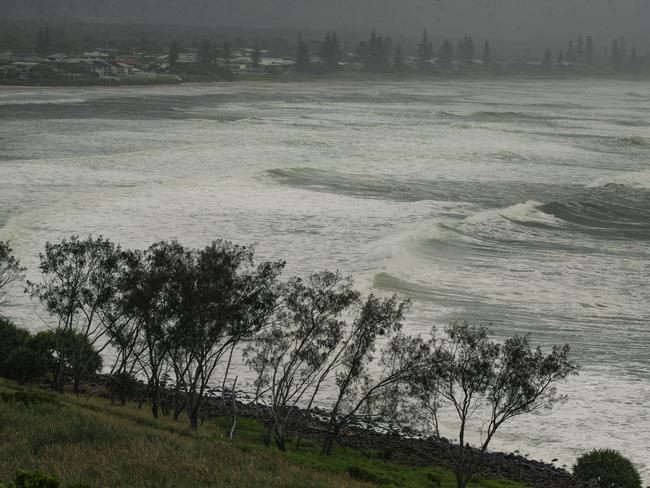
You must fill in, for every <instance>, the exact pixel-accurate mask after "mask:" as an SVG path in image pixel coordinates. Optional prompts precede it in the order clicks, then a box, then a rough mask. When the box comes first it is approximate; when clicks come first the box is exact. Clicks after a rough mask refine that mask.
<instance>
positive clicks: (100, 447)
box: [0, 379, 528, 488]
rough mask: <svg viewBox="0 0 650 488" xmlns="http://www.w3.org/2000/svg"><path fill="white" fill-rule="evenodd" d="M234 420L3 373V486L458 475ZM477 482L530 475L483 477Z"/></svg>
mask: <svg viewBox="0 0 650 488" xmlns="http://www.w3.org/2000/svg"><path fill="white" fill-rule="evenodd" d="M185 420H186V418H185ZM230 427H231V419H230V418H229V417H214V418H210V419H206V421H205V422H204V423H203V425H202V426H201V429H200V430H198V431H194V430H192V429H190V428H189V425H188V424H187V423H185V422H182V423H179V422H176V421H174V420H173V419H172V418H171V417H161V418H160V419H158V420H153V419H152V418H151V414H150V412H147V411H145V410H144V409H140V408H138V405H137V403H135V402H130V401H129V402H127V404H126V405H124V406H121V405H119V404H117V403H112V402H110V401H109V400H107V399H104V398H101V397H98V396H90V395H87V394H84V395H80V396H76V395H73V394H71V393H69V392H68V393H65V394H63V395H60V394H52V393H48V392H47V391H43V390H41V389H37V388H34V387H26V386H23V387H21V386H18V385H16V384H15V383H12V382H9V381H6V380H1V379H0V434H2V435H1V436H0V486H3V485H2V483H3V482H4V483H8V482H9V481H10V480H14V479H15V477H16V473H15V471H16V470H17V469H18V470H20V471H21V472H23V473H29V474H22V475H19V477H20V478H24V479H30V480H32V479H50V480H51V479H53V478H54V479H56V480H59V481H60V485H59V484H42V485H38V484H34V485H29V484H26V485H21V484H20V483H16V488H22V487H23V486H29V487H30V488H31V487H33V486H36V487H38V488H41V487H47V488H50V487H59V486H60V487H61V488H82V487H84V488H88V487H95V486H132V487H144V486H188V487H199V486H229V487H242V488H244V487H246V488H248V487H252V486H264V487H267V486H268V487H296V488H298V487H304V486H313V487H323V488H324V487H330V486H340V487H373V486H395V487H397V486H399V487H404V488H416V487H425V486H426V487H438V488H452V487H454V486H455V485H456V482H455V478H454V475H453V473H452V472H451V471H450V470H448V469H445V468H439V467H435V466H430V467H426V466H422V467H418V466H411V465H407V464H402V463H400V462H397V461H392V460H390V459H387V456H386V453H385V452H384V451H383V450H382V449H381V446H376V448H351V447H346V448H345V449H343V448H341V447H337V448H335V449H334V451H333V452H332V454H331V455H330V456H322V455H321V454H320V445H319V443H318V442H317V440H316V439H315V438H311V437H310V438H305V439H303V441H302V443H301V444H302V445H301V448H300V450H295V449H290V450H287V451H286V452H281V451H279V450H277V449H274V448H272V447H268V446H266V445H265V444H264V438H265V435H266V429H265V427H264V426H263V425H260V424H259V423H258V422H257V421H255V420H254V419H245V418H242V419H240V422H239V428H238V433H237V436H236V437H235V439H233V440H232V441H231V440H229V437H228V434H229V431H230ZM35 473H43V475H41V476H38V475H37V474H35ZM469 486H470V487H471V488H526V487H527V486H528V485H526V484H522V483H515V482H511V481H499V480H495V479H491V477H476V478H475V480H474V481H473V482H472V483H470V485H469ZM8 487H11V488H14V486H13V485H12V484H11V483H9V484H8ZM3 488H4V487H3Z"/></svg>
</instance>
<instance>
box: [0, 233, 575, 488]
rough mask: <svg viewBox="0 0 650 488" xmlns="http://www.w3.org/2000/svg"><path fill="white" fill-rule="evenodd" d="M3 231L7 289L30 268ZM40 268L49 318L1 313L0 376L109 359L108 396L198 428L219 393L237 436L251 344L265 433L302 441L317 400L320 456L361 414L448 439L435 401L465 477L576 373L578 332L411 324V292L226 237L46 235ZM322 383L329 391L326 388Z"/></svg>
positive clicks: (80, 378)
mask: <svg viewBox="0 0 650 488" xmlns="http://www.w3.org/2000/svg"><path fill="white" fill-rule="evenodd" d="M2 246H3V247H2V249H3V258H2V268H0V269H1V270H2V274H0V277H2V281H1V283H3V286H2V288H0V290H1V289H5V288H6V287H7V286H9V285H10V284H11V283H14V282H15V281H17V280H19V279H20V278H21V277H22V273H23V272H24V269H23V268H22V267H21V265H20V262H19V261H18V260H17V259H16V258H15V257H14V256H13V254H12V252H11V249H10V248H9V246H8V244H3V245H2ZM39 268H40V271H41V276H42V277H41V279H40V280H39V281H36V282H32V281H27V286H26V292H27V293H29V294H30V296H31V297H32V298H34V299H36V300H38V301H39V302H40V303H41V306H42V307H43V308H44V309H45V310H46V311H47V314H48V317H49V319H45V320H46V322H47V324H48V328H47V330H44V331H41V332H38V333H36V334H31V333H30V332H28V331H26V330H23V329H20V328H18V327H16V326H15V325H13V324H12V323H11V322H10V321H9V320H7V319H3V320H2V322H0V335H1V336H2V342H1V344H2V348H3V351H2V357H3V358H5V360H4V361H3V362H2V363H0V374H1V375H3V376H5V377H7V378H10V379H13V380H15V381H17V382H19V383H27V382H33V381H45V382H46V383H49V384H50V385H51V387H52V388H53V389H54V390H56V391H57V392H59V394H63V393H64V392H65V391H66V385H69V386H70V388H71V391H72V393H73V394H75V395H80V394H81V393H82V391H83V390H84V388H83V385H84V383H85V382H86V383H90V384H92V383H93V382H96V379H97V378H98V376H97V375H99V374H101V373H104V374H103V375H101V376H99V378H103V389H104V390H103V391H105V393H106V396H110V397H111V398H112V399H113V401H115V402H117V403H119V404H121V405H123V406H125V405H127V403H128V402H129V401H137V402H138V404H139V405H143V404H144V403H145V402H148V403H149V405H150V408H151V416H152V417H153V419H152V420H153V422H158V421H161V418H162V417H170V418H171V419H172V422H177V421H180V420H181V419H183V418H184V419H186V421H187V423H188V424H189V431H190V432H194V433H195V435H199V434H197V432H198V431H199V427H200V426H201V424H204V423H205V422H206V421H207V420H209V418H208V417H209V416H208V413H207V411H206V402H208V401H209V400H211V399H212V395H214V393H215V392H216V393H217V394H218V396H220V397H221V401H222V402H223V405H224V407H225V411H226V412H227V413H228V416H229V418H230V420H229V429H228V438H229V439H231V440H232V439H234V438H236V437H238V436H239V431H240V430H241V428H242V425H243V421H242V420H241V419H239V420H238V411H237V410H238V402H237V395H238V390H237V389H236V386H237V382H238V378H239V375H240V374H241V373H242V371H238V372H237V373H235V372H233V368H232V362H233V357H242V358H243V360H244V363H245V364H246V365H247V366H248V367H249V368H250V370H251V372H252V377H253V380H252V382H251V383H250V384H249V385H248V388H249V390H250V392H249V393H251V394H253V392H254V394H253V397H252V399H250V398H249V399H248V402H247V403H248V404H249V405H255V406H256V407H257V411H256V413H255V415H254V418H255V419H256V422H257V424H256V425H258V426H263V430H264V431H265V434H264V438H265V439H266V443H267V444H268V443H269V442H270V440H271V439H273V441H274V443H275V445H276V446H277V448H278V449H279V450H280V451H281V452H288V451H289V449H288V444H289V439H290V438H291V437H293V436H297V439H296V450H299V449H301V448H303V447H304V444H305V442H303V443H301V441H302V438H303V433H304V432H305V430H306V429H307V427H308V425H307V424H308V418H309V417H307V416H305V415H301V412H302V409H306V411H307V412H309V411H311V410H312V408H314V407H315V406H316V405H318V406H319V408H320V409H321V411H323V412H324V414H325V421H324V422H323V427H322V429H321V431H322V432H321V436H320V443H321V446H320V452H321V453H322V455H324V456H331V455H332V454H333V453H334V452H335V449H336V446H337V444H338V443H340V437H341V435H342V434H343V433H344V432H346V430H349V428H350V427H351V424H353V423H355V422H357V421H358V419H359V418H366V419H370V418H378V419H385V420H386V421H388V422H389V423H391V424H392V425H402V426H406V425H408V426H409V427H410V428H412V429H418V428H419V429H420V430H424V432H425V433H428V434H432V435H433V436H434V438H440V435H441V434H440V429H439V423H438V414H439V411H440V409H441V408H444V407H448V408H449V409H450V410H451V411H455V412H456V414H457V417H458V426H459V430H458V439H459V448H458V449H457V450H456V451H455V453H456V454H455V462H454V467H453V473H454V476H455V479H456V486H457V487H458V488H465V487H466V486H469V483H470V482H471V480H472V479H474V478H475V476H476V475H477V474H479V473H480V472H481V466H482V462H483V460H484V457H485V455H486V453H487V450H488V447H489V444H490V442H491V440H492V439H493V437H494V435H495V434H496V432H497V430H498V429H499V428H500V427H501V426H502V425H503V424H504V423H506V422H507V421H509V420H510V419H512V418H513V417H516V416H519V415H522V414H527V413H530V412H534V411H537V410H539V409H543V408H552V407H553V406H554V405H555V404H557V403H558V402H560V401H562V400H563V397H562V396H561V395H559V394H558V392H557V385H558V384H559V383H560V382H562V381H563V380H564V379H566V378H567V377H569V376H571V375H574V374H577V372H578V365H577V364H576V363H575V362H574V361H573V360H572V359H571V356H570V348H569V346H568V345H563V346H556V347H554V348H553V349H552V351H550V352H549V353H544V352H542V350H541V349H540V348H533V347H532V346H531V344H530V338H529V337H528V336H525V337H519V336H515V337H512V338H510V339H506V340H505V342H496V341H495V340H494V339H493V338H492V337H491V335H490V332H489V330H488V328H487V327H484V326H472V325H470V324H467V323H456V324H452V325H450V326H449V327H448V328H447V329H446V330H445V334H444V336H442V337H439V336H438V335H437V334H436V331H435V329H434V330H432V334H431V336H430V337H422V336H411V335H408V334H406V333H405V332H404V330H403V322H404V320H405V318H406V316H407V312H408V308H409V302H408V301H401V300H399V299H398V298H397V297H396V296H393V297H379V296H375V295H372V294H371V295H369V296H363V295H362V294H361V293H360V292H359V291H358V290H356V289H355V288H354V285H353V283H352V281H351V279H350V278H347V277H344V276H342V275H340V274H339V273H337V272H330V271H323V272H318V273H313V274H311V275H310V276H308V277H307V278H298V277H297V278H291V279H289V280H281V279H280V276H281V273H282V271H283V268H284V262H282V261H264V262H257V261H256V260H255V256H254V251H253V249H251V248H249V247H245V246H240V245H236V244H233V243H231V242H227V241H215V242H213V243H211V244H209V245H208V246H206V247H205V248H203V249H189V248H186V247H184V246H183V245H181V244H180V243H178V242H176V241H170V242H160V243H155V244H153V245H152V246H150V247H149V248H148V249H146V250H144V251H139V250H137V251H132V250H127V249H122V248H121V247H120V246H119V245H118V244H115V243H113V242H111V241H110V240H108V239H105V238H103V237H98V238H93V237H89V238H87V239H81V238H79V237H76V236H73V237H71V238H69V239H63V240H62V241H61V242H59V243H48V244H46V246H45V250H44V252H43V253H42V254H41V255H40V266H39ZM233 377H234V378H233ZM141 380H144V381H141ZM231 382H232V384H231ZM100 383H101V382H100ZM240 384H241V383H240ZM231 385H232V386H231ZM218 386H221V388H218ZM326 386H327V388H328V389H329V391H331V392H333V393H334V395H333V396H332V395H329V396H327V397H326V396H325V395H324V394H323V391H324V390H325V387H326ZM325 398H328V400H326V399H325ZM56 402H58V401H55V403H56ZM323 407H328V408H327V409H325V410H322V409H323ZM479 415H485V418H484V420H483V422H482V425H483V428H485V429H483V428H482V431H481V433H482V434H483V435H482V439H483V440H482V442H481V445H480V446H479V448H478V449H470V448H469V446H468V445H467V444H466V436H467V432H468V430H469V429H470V420H473V419H475V418H476V417H477V416H479ZM427 425H429V426H434V429H433V430H429V431H428V432H427V431H426V428H425V427H424V426H427ZM486 426H487V427H486ZM179 428H180V427H179ZM309 442H311V443H313V442H314V441H313V438H311V439H310V441H309Z"/></svg>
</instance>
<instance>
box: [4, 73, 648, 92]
mask: <svg viewBox="0 0 650 488" xmlns="http://www.w3.org/2000/svg"><path fill="white" fill-rule="evenodd" d="M588 80H590V81H650V73H639V74H627V75H625V76H622V75H620V74H606V73H591V74H582V73H553V74H536V73H500V74H495V73H492V72H489V73H488V72H471V73H448V74H444V75H440V74H425V73H415V72H408V73H406V72H403V73H370V72H339V73H327V74H320V75H313V74H299V73H291V74H273V75H243V76H242V75H236V76H235V78H234V79H232V80H224V79H210V78H208V77H201V76H198V77H197V76H186V77H183V76H161V77H159V78H158V77H157V78H137V77H128V78H120V79H115V78H103V79H102V78H100V79H94V80H83V81H81V80H74V81H72V80H71V81H62V80H34V81H31V82H24V81H21V80H14V79H10V80H7V79H0V89H4V88H11V87H16V88H86V87H103V88H120V87H135V88H137V87H151V86H178V85H218V84H239V83H242V84H254V83H269V84H272V83H279V84H284V83H306V84H307V83H328V82H329V83H342V82H343V83H382V82H388V83H412V82H419V83H422V82H431V83H437V82H450V81H462V82H494V81H512V82H517V81H521V82H529V81H542V82H544V81H545V82H562V81H588Z"/></svg>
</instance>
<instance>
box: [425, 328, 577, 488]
mask: <svg viewBox="0 0 650 488" xmlns="http://www.w3.org/2000/svg"><path fill="white" fill-rule="evenodd" d="M446 333H447V338H446V339H444V340H436V339H435V338H434V339H432V342H431V344H430V347H429V351H430V356H429V360H428V367H426V368H423V369H421V370H420V374H419V375H417V376H416V377H415V382H414V383H415V386H416V389H417V391H419V392H420V393H421V394H422V393H425V394H430V397H435V398H438V399H440V398H441V399H443V400H444V401H445V402H446V403H448V404H449V405H450V406H451V407H452V409H453V411H454V412H455V413H456V416H457V418H458V423H459V432H458V439H459V449H458V453H457V457H456V464H455V467H454V472H455V474H456V480H457V485H458V487H459V488H464V487H466V486H467V484H468V483H469V481H470V479H471V478H472V476H473V475H474V474H475V473H477V471H478V469H479V468H480V466H481V462H482V461H483V455H484V454H485V452H486V451H487V449H488V446H489V445H490V442H491V441H492V439H493V437H494V435H495V434H496V432H497V430H498V429H499V428H500V427H501V426H502V425H503V424H504V423H506V422H508V421H509V420H511V419H512V418H514V417H517V416H520V415H524V414H527V413H531V412H534V411H538V410H542V409H550V408H552V407H553V406H554V405H555V404H557V403H559V402H562V401H563V400H564V396H562V395H560V394H559V393H558V390H557V384H558V383H559V382H561V381H563V380H565V379H566V378H567V377H569V376H571V375H575V374H577V372H578V366H577V364H576V363H575V362H574V361H572V360H571V359H570V348H569V346H568V345H564V346H556V347H553V349H552V351H551V352H550V353H549V354H544V353H543V352H542V350H541V349H540V348H536V349H533V348H532V347H531V345H530V338H529V336H524V337H520V336H515V337H512V338H509V339H507V340H506V341H505V342H504V343H503V344H499V343H496V342H494V341H492V340H491V338H490V335H489V331H488V329H487V328H486V327H482V326H480V327H475V326H470V325H469V324H467V323H463V324H452V325H451V326H450V327H448V328H447V330H446ZM432 379H434V380H433V381H432ZM476 417H480V418H481V419H482V420H481V421H478V420H477V419H476ZM470 421H473V422H476V423H477V424H479V425H481V426H482V427H481V434H482V441H481V444H480V446H479V448H478V449H479V450H478V455H476V454H473V453H471V452H470V451H469V450H468V448H467V446H466V437H467V431H468V429H469V428H470Z"/></svg>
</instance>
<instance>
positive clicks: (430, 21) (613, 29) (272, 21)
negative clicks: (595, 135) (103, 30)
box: [0, 0, 650, 50]
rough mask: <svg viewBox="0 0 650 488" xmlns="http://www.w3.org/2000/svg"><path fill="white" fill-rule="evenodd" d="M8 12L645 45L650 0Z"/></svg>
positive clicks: (29, 5)
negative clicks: (583, 37) (588, 37)
mask: <svg viewBox="0 0 650 488" xmlns="http://www.w3.org/2000/svg"><path fill="white" fill-rule="evenodd" d="M0 8H1V9H2V11H1V12H0V16H2V17H4V18H5V19H9V18H17V19H27V18H29V19H34V20H39V21H41V22H52V21H54V22H61V21H99V22H120V23H151V24H177V25H211V26H215V27H219V26H228V27H231V28H232V27H239V26H241V27H243V28H248V29H250V28H286V29H296V30H298V29H302V30H306V31H319V30H330V29H331V30H337V31H339V32H348V33H350V32H362V31H363V32H365V31H367V30H368V29H370V28H372V27H375V28H377V29H378V30H380V31H383V32H385V33H387V34H390V35H393V36H395V37H400V36H409V37H411V36H413V35H414V33H416V32H420V31H422V29H424V28H427V29H428V30H429V31H431V32H432V34H433V37H434V38H439V37H446V36H449V37H458V36H462V35H464V34H465V33H467V34H472V35H473V36H475V37H477V38H495V39H502V40H504V39H510V40H529V41H530V40H538V41H547V40H549V39H553V38H556V37H561V38H563V39H564V38H566V39H568V38H570V37H575V36H576V35H577V34H580V33H582V34H592V35H593V36H594V37H595V38H598V39H601V42H603V43H604V42H609V41H610V40H611V39H612V38H613V37H615V36H616V37H618V36H625V37H626V38H627V39H629V40H630V43H635V44H638V45H639V47H640V48H642V49H644V50H645V49H647V48H648V44H650V0H329V1H326V0H0Z"/></svg>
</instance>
